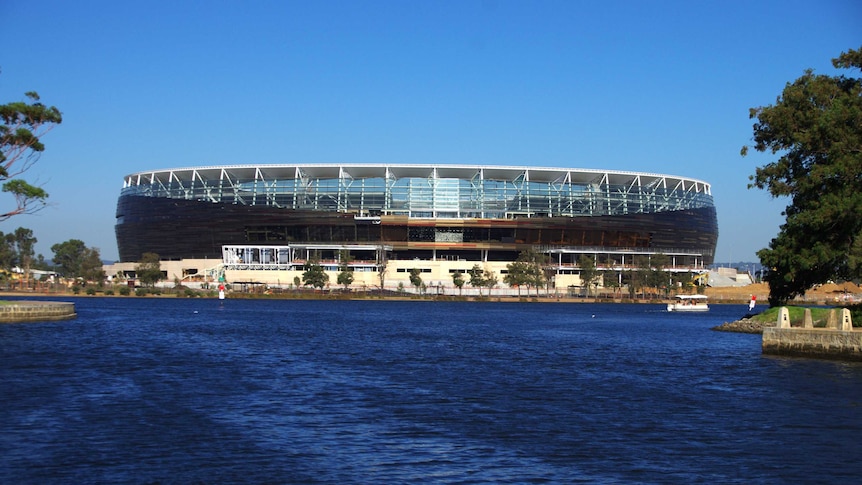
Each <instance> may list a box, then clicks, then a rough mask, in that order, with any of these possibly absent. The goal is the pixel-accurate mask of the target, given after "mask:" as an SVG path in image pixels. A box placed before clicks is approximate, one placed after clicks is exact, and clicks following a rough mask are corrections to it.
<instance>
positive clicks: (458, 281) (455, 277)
mask: <svg viewBox="0 0 862 485" xmlns="http://www.w3.org/2000/svg"><path fill="white" fill-rule="evenodd" d="M464 283H466V281H464V274H463V273H461V272H460V271H455V272H454V273H452V284H453V285H455V286H456V287H457V288H458V294H459V295H460V294H461V289H462V288H463V287H464Z"/></svg>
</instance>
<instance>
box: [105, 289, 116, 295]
mask: <svg viewBox="0 0 862 485" xmlns="http://www.w3.org/2000/svg"><path fill="white" fill-rule="evenodd" d="M113 295H114V290H105V296H113Z"/></svg>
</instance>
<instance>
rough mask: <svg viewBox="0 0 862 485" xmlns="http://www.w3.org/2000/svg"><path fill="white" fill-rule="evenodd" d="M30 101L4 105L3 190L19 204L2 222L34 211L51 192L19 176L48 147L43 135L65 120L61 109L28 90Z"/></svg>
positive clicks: (0, 128) (0, 135)
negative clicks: (42, 100) (42, 139)
mask: <svg viewBox="0 0 862 485" xmlns="http://www.w3.org/2000/svg"><path fill="white" fill-rule="evenodd" d="M25 96H26V97H27V99H28V100H29V101H16V102H12V103H8V104H3V105H0V123H2V124H0V182H2V183H3V186H2V190H3V192H6V193H9V194H11V195H12V196H13V197H14V199H15V206H14V207H13V208H12V209H11V210H9V211H7V212H0V221H4V220H6V219H9V218H10V217H12V216H14V215H18V214H32V213H34V212H36V211H38V210H39V209H42V208H43V207H45V205H46V203H47V202H46V199H47V198H48V193H47V192H45V190H44V189H42V188H41V187H36V186H34V185H31V184H29V183H28V182H26V181H25V180H23V179H20V178H15V177H18V176H19V175H21V174H22V173H24V172H26V171H27V170H28V169H29V168H30V167H31V166H32V165H33V164H34V163H36V161H37V160H38V159H39V156H40V155H41V154H42V152H43V151H44V150H45V145H44V144H42V142H41V138H42V137H43V136H44V135H45V134H46V133H47V132H49V131H50V130H51V129H52V128H53V127H54V126H56V125H58V124H60V123H62V122H63V116H62V115H61V114H60V110H58V109H57V108H55V107H54V106H50V107H48V106H45V105H44V104H42V103H40V102H39V95H38V94H36V93H35V92H33V91H30V92H27V93H25Z"/></svg>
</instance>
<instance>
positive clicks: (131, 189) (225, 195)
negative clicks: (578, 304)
mask: <svg viewBox="0 0 862 485" xmlns="http://www.w3.org/2000/svg"><path fill="white" fill-rule="evenodd" d="M116 216H117V219H116V236H117V246H118V250H119V255H120V262H118V263H116V264H114V265H113V266H112V267H109V268H107V270H108V271H109V273H108V274H109V275H113V274H117V273H118V272H124V273H126V274H127V275H132V274H133V272H134V266H135V264H136V263H137V262H138V261H140V259H141V257H142V255H143V254H144V253H156V254H158V255H159V257H160V259H161V260H162V270H163V272H164V273H165V276H166V279H167V280H169V281H174V280H182V281H212V280H213V278H224V279H225V280H226V281H227V282H228V283H243V282H246V283H254V284H264V285H271V286H282V287H287V286H291V285H292V284H294V282H295V281H297V280H296V279H295V278H296V277H297V276H301V275H302V273H303V272H304V271H305V268H306V264H307V263H308V261H309V260H317V261H319V262H320V264H321V265H323V267H324V269H325V270H326V271H327V272H328V273H329V274H330V283H331V284H332V286H335V281H336V275H337V272H338V271H339V267H341V265H342V264H346V265H348V266H349V267H350V269H351V270H352V271H354V274H355V280H354V282H353V284H352V285H351V286H353V287H354V288H371V287H377V286H379V285H380V284H381V280H383V284H384V285H385V287H387V288H394V287H398V286H399V285H400V286H401V287H408V288H409V287H410V284H409V274H410V272H411V270H414V269H415V270H418V271H419V273H420V275H421V278H422V280H423V282H424V283H425V284H426V285H427V286H428V287H434V288H436V291H442V292H451V291H452V290H453V288H454V287H453V283H452V275H453V274H454V273H456V272H461V273H467V272H468V271H470V269H471V268H473V267H474V265H477V264H478V265H480V266H481V267H482V268H483V269H485V270H486V271H489V272H491V273H493V274H495V275H496V276H497V277H498V278H499V280H500V281H501V283H500V284H499V288H498V289H499V290H501V291H502V290H506V285H505V284H503V283H502V280H503V278H502V276H503V275H505V273H506V265H507V264H509V263H511V262H512V261H514V260H515V259H516V258H517V257H518V255H519V254H520V253H521V252H522V251H525V250H529V249H531V250H534V251H536V252H538V253H541V254H544V255H546V257H547V260H548V261H549V262H550V263H549V265H548V266H547V269H548V270H549V271H550V274H551V278H549V279H550V284H551V287H552V288H555V289H557V290H559V289H565V288H571V287H577V286H579V285H580V279H579V275H578V273H579V271H578V265H577V263H578V259H579V258H580V257H581V256H582V255H588V256H590V257H592V258H594V260H595V261H596V265H597V267H598V269H601V270H603V271H608V272H615V273H616V274H618V275H619V277H620V279H621V278H622V274H623V272H624V271H626V270H627V269H631V268H633V267H635V265H637V264H642V261H643V260H644V258H645V259H646V260H647V261H648V260H649V258H650V257H652V256H654V255H657V254H662V255H665V256H667V257H668V258H669V260H670V267H669V269H670V270H671V271H686V272H701V271H704V270H705V269H706V268H707V267H708V266H709V265H710V264H712V262H713V256H714V252H715V247H716V242H717V239H718V224H717V218H716V211H715V206H714V203H713V198H712V193H711V187H710V185H709V184H708V183H706V182H703V181H700V180H696V179H691V178H685V177H678V176H672V175H661V174H653V173H640V172H623V171H611V170H586V169H565V168H533V167H514V166H483V165H419V164H401V165H397V164H290V165H287V164H285V165H225V166H208V167H197V168H177V169H165V170H155V171H147V172H138V173H134V174H131V175H127V176H126V177H125V178H124V181H123V188H122V191H121V193H120V196H119V200H118V203H117V213H116ZM381 271H382V272H384V278H381V277H380V276H381V275H380V272H381Z"/></svg>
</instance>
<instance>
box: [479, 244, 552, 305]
mask: <svg viewBox="0 0 862 485" xmlns="http://www.w3.org/2000/svg"><path fill="white" fill-rule="evenodd" d="M546 263H547V261H546V260H545V256H544V255H543V254H541V253H537V252H536V251H535V250H533V249H532V248H531V249H527V250H525V251H521V253H520V254H518V259H516V260H515V261H513V262H511V263H509V264H507V265H506V270H507V273H506V275H505V276H503V282H504V283H506V284H507V285H509V286H517V287H518V294H519V295H520V294H521V286H526V287H528V288H529V287H535V288H536V290H537V294H538V289H539V288H541V286H542V285H543V284H544V283H545V281H546V278H545V274H544V271H543V266H544V265H545V264H546ZM483 277H484V276H483ZM494 284H496V279H495V282H494Z"/></svg>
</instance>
